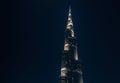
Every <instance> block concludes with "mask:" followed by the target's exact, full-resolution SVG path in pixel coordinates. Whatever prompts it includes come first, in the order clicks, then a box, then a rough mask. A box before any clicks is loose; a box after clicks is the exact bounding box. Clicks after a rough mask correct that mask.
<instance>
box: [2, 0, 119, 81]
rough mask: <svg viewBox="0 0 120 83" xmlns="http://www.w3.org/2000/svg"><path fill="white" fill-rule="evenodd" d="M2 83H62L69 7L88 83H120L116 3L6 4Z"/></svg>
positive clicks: (20, 0) (41, 0) (30, 0)
mask: <svg viewBox="0 0 120 83" xmlns="http://www.w3.org/2000/svg"><path fill="white" fill-rule="evenodd" d="M4 3H5V5H2V7H1V8H2V10H1V13H2V16H1V17H3V19H2V22H3V23H2V27H1V28H3V29H4V30H3V31H2V30H1V32H3V33H2V34H1V36H2V37H1V41H2V43H1V47H2V52H1V54H0V59H1V60H0V76H1V77H0V78H1V80H0V83H58V78H59V75H60V64H61V57H62V51H63V45H64V35H65V33H64V32H65V27H66V23H67V14H68V7H69V3H71V6H72V18H73V23H74V30H75V35H76V36H77V42H78V52H79V58H80V60H81V61H82V67H83V79H84V83H120V29H119V28H120V11H119V10H120V8H119V2H118V1H117V0H114V1H112V0H72V1H71V2H70V1H69V0H8V1H4Z"/></svg>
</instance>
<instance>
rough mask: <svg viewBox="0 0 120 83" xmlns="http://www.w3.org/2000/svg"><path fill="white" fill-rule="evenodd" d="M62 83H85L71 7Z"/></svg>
mask: <svg viewBox="0 0 120 83" xmlns="http://www.w3.org/2000/svg"><path fill="white" fill-rule="evenodd" d="M60 83H83V79H82V69H81V63H80V61H79V59H78V52H77V43H76V37H75V35H74V29H73V22H72V15H71V7H69V13H68V23H67V26H66V30H65V43H64V51H63V55H62V62H61V74H60Z"/></svg>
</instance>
